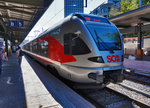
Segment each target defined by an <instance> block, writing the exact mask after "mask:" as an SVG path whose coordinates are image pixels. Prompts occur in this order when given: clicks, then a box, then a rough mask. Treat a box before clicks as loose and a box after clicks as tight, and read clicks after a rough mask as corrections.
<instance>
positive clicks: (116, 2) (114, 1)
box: [90, 0, 121, 18]
mask: <svg viewBox="0 0 150 108" xmlns="http://www.w3.org/2000/svg"><path fill="white" fill-rule="evenodd" d="M120 2H121V0H107V1H105V2H104V3H102V4H101V5H99V6H98V7H97V8H95V9H94V10H93V11H91V12H90V14H94V15H101V16H104V17H106V18H108V17H109V12H110V9H111V8H112V7H113V8H117V9H119V8H120Z"/></svg>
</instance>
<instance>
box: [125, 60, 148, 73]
mask: <svg viewBox="0 0 150 108" xmlns="http://www.w3.org/2000/svg"><path fill="white" fill-rule="evenodd" d="M123 64H124V67H125V68H128V69H132V70H134V71H138V72H142V73H146V74H150V57H149V59H147V60H143V61H141V60H129V59H126V58H125V59H124V63H123Z"/></svg>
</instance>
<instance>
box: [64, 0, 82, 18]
mask: <svg viewBox="0 0 150 108" xmlns="http://www.w3.org/2000/svg"><path fill="white" fill-rule="evenodd" d="M75 12H80V13H83V12H84V0H64V16H65V17H66V16H68V15H69V14H71V13H75Z"/></svg>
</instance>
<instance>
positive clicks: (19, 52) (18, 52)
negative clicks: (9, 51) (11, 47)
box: [16, 46, 23, 64]
mask: <svg viewBox="0 0 150 108" xmlns="http://www.w3.org/2000/svg"><path fill="white" fill-rule="evenodd" d="M16 55H17V58H18V63H19V64H20V63H21V59H22V56H23V52H22V50H21V48H20V47H19V46H18V48H17V50H16Z"/></svg>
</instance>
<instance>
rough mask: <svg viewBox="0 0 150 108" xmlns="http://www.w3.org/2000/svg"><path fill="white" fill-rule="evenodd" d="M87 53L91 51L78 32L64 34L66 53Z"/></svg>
mask: <svg viewBox="0 0 150 108" xmlns="http://www.w3.org/2000/svg"><path fill="white" fill-rule="evenodd" d="M87 53H90V49H89V48H88V47H87V45H86V44H85V43H84V41H83V40H82V39H81V38H80V37H79V36H78V35H77V34H74V33H68V34H65V35H64V54H66V55H81V54H87Z"/></svg>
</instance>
